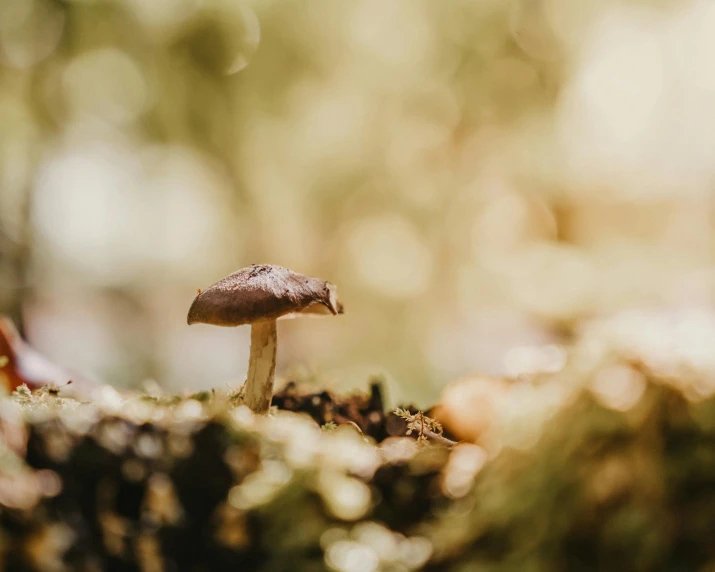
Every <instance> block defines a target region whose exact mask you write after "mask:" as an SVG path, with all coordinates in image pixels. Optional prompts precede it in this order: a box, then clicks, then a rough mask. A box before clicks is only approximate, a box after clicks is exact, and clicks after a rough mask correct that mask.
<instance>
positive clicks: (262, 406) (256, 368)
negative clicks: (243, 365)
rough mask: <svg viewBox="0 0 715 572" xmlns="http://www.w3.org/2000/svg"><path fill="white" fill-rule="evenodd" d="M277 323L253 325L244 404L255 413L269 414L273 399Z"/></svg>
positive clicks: (273, 321) (272, 321)
mask: <svg viewBox="0 0 715 572" xmlns="http://www.w3.org/2000/svg"><path fill="white" fill-rule="evenodd" d="M277 342H278V336H277V331H276V321H275V320H271V321H270V322H256V323H255V324H253V325H251V357H250V361H249V362H248V377H247V378H246V385H245V391H244V395H243V402H244V403H245V404H246V405H247V406H248V407H249V408H250V409H251V410H252V411H254V412H255V413H258V414H263V413H267V412H268V409H269V408H270V406H271V399H272V398H273V379H274V377H275V373H276V345H277Z"/></svg>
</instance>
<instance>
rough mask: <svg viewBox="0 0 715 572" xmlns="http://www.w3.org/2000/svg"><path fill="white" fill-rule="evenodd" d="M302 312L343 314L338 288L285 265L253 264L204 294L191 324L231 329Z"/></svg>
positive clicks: (191, 315)
mask: <svg viewBox="0 0 715 572" xmlns="http://www.w3.org/2000/svg"><path fill="white" fill-rule="evenodd" d="M299 313H306V314H333V315H335V314H342V313H343V305H342V304H341V303H340V302H339V301H338V297H337V289H336V287H335V285H334V284H331V283H330V282H325V281H324V280H320V279H318V278H313V277H312V276H305V275H304V274H298V273H297V272H293V271H292V270H288V269H287V268H283V267H282V266H275V265H272V264H253V265H251V266H248V267H246V268H242V269H241V270H238V271H237V272H234V273H233V274H231V275H230V276H227V277H226V278H224V279H223V280H219V281H218V282H216V284H214V285H212V286H210V287H209V288H207V289H206V290H204V291H202V292H200V293H199V294H198V296H196V298H195V299H194V301H193V303H192V304H191V308H189V315H188V317H187V322H188V324H189V325H191V324H196V323H203V324H211V325H214V326H227V327H231V326H242V325H244V324H253V323H256V322H264V321H270V320H277V319H278V318H281V317H292V316H293V315H295V314H299Z"/></svg>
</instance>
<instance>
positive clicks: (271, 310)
mask: <svg viewBox="0 0 715 572" xmlns="http://www.w3.org/2000/svg"><path fill="white" fill-rule="evenodd" d="M342 313H343V306H342V304H341V303H340V302H339V301H338V297H337V290H336V287H335V286H334V285H333V284H331V283H330V282H325V281H324V280H320V279H318V278H312V277H310V276H305V275H303V274H298V273H297V272H293V271H292V270H288V269H287V268H283V267H281V266H273V265H270V264H260V265H256V264H254V265H252V266H249V267H247V268H243V269H241V270H239V271H237V272H234V273H233V274H231V275H230V276H227V277H226V278H224V279H223V280H220V281H219V282H217V283H216V284H214V285H213V286H209V287H208V288H207V289H206V290H202V291H199V294H198V295H197V296H196V298H194V301H193V303H192V304H191V308H190V309H189V315H188V317H187V322H188V324H189V325H191V324H196V323H204V324H211V325H214V326H226V327H234V326H242V325H250V326H251V354H250V358H249V362H248V376H247V378H246V383H245V386H244V387H245V389H244V392H243V394H244V396H243V403H244V404H245V405H247V406H248V407H249V408H250V409H251V410H253V411H254V412H255V413H259V414H265V413H267V412H268V410H269V409H270V406H271V399H272V398H273V380H274V378H275V371H276V346H277V343H278V341H277V330H276V321H277V320H278V319H280V318H288V317H296V316H299V315H302V314H329V315H330V314H332V315H336V314H342Z"/></svg>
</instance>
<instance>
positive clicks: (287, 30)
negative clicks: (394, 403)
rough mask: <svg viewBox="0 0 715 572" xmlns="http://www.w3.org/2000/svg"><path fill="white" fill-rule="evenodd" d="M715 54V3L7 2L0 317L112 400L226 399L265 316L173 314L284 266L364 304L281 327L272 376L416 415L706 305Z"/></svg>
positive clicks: (1, 13) (1, 66) (0, 48)
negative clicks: (603, 321)
mask: <svg viewBox="0 0 715 572" xmlns="http://www.w3.org/2000/svg"><path fill="white" fill-rule="evenodd" d="M713 54H715V4H713V3H712V1H711V0H681V1H675V0H673V1H668V0H651V1H647V0H632V1H627V0H622V1H619V0H607V1H604V0H583V1H581V2H573V1H572V0H471V1H467V0H451V1H450V2H437V3H436V2H430V1H428V0H394V1H391V2H381V1H379V0H361V1H359V2H334V1H332V0H310V1H309V2H299V1H296V0H262V1H260V2H259V1H247V0H243V1H239V0H151V1H147V0H74V1H59V0H57V1H53V0H3V1H2V2H1V3H0V125H1V126H2V129H0V312H2V313H6V314H9V315H10V316H12V318H13V319H14V320H15V321H16V323H17V324H18V325H19V326H20V327H21V328H22V330H23V332H24V333H25V335H26V336H27V338H28V339H29V341H30V342H31V343H32V344H33V345H34V346H36V347H37V348H38V349H40V350H41V351H42V352H43V353H45V354H46V355H47V356H48V357H50V359H52V360H53V361H55V362H56V363H58V364H60V365H62V366H64V367H66V368H68V369H71V370H73V371H77V372H81V373H82V374H84V375H85V376H87V377H89V378H92V379H97V380H101V381H106V382H109V383H112V384H114V385H116V386H118V387H137V386H139V385H140V384H141V383H142V382H143V381H145V380H147V379H152V380H155V381H156V382H157V383H158V384H160V385H161V386H163V387H166V388H168V389H169V390H172V391H176V390H179V389H182V388H206V387H212V386H214V387H215V386H222V385H224V384H225V383H229V384H235V383H237V382H239V381H242V380H243V376H244V375H245V371H246V369H247V364H248V349H249V340H250V332H249V328H247V327H244V328H238V329H224V328H212V327H210V326H203V325H197V326H192V327H191V328H189V327H188V326H187V325H186V312H187V311H188V308H189V305H190V303H191V301H192V299H193V297H194V296H195V293H196V289H197V288H206V287H207V286H209V285H210V284H212V283H214V282H216V281H217V280H219V279H220V278H222V277H224V276H225V275H227V274H229V273H231V272H233V271H234V270H237V269H238V268H241V267H243V266H247V265H249V264H251V263H263V262H266V263H274V264H280V265H284V266H288V267H290V268H292V269H294V270H296V271H298V272H302V273H306V274H311V275H315V276H318V277H320V278H323V279H326V280H330V281H332V282H334V283H336V284H337V285H338V287H339V292H340V296H341V298H342V299H343V300H344V302H345V305H346V312H347V313H346V314H345V315H344V316H342V317H340V318H339V319H338V318H336V319H324V320H293V321H286V322H282V323H281V325H280V326H279V337H280V339H281V341H280V344H279V373H281V374H283V375H285V376H297V377H299V378H300V379H305V380H310V381H314V382H315V383H320V384H322V385H326V386H328V387H332V388H334V389H337V390H340V391H344V390H348V389H352V388H363V387H365V386H366V384H367V381H368V379H369V378H370V376H373V375H380V376H383V377H384V378H385V379H386V380H387V382H388V386H389V392H390V397H391V398H392V399H394V400H405V399H406V400H409V401H412V402H414V403H417V404H419V405H421V406H424V405H426V404H429V403H431V402H434V401H435V400H436V399H437V397H438V396H439V394H440V391H441V389H442V388H443V386H444V385H445V384H447V383H449V382H451V381H453V380H454V379H456V378H459V377H461V376H464V375H466V374H469V373H471V372H475V371H480V372H487V373H507V374H509V373H514V370H515V369H516V370H518V369H519V367H521V365H520V364H522V365H523V362H524V359H526V358H525V356H526V357H528V355H529V354H528V352H527V353H525V348H529V347H532V346H544V345H551V347H558V345H559V344H563V343H566V342H568V341H569V340H571V339H573V337H574V336H577V335H578V332H579V327H580V326H579V325H580V324H581V323H582V322H583V321H584V320H588V319H592V318H596V317H602V316H610V315H617V314H619V313H621V312H623V311H626V310H631V311H632V310H634V309H635V310H653V309H656V310H659V311H668V312H682V311H686V312H689V314H688V315H691V316H704V315H706V311H707V309H708V308H709V307H710V306H711V304H712V296H713V292H714V286H715V283H714V279H715V273H714V270H715V266H714V264H715V256H714V252H713V248H712V244H713V223H714V222H715V220H714V218H713V209H712V206H711V204H712V203H711V195H712V191H713V180H714V176H715V65H714V64H713V60H712V55H713ZM707 315H709V314H707ZM666 329H667V328H666ZM706 331H707V332H708V333H707V335H708V336H710V337H708V339H707V340H706V341H707V342H708V343H710V342H713V343H715V341H714V340H715V336H714V335H713V334H712V332H713V331H715V330H713V329H710V330H707V329H706ZM552 353H553V352H552ZM527 361H528V360H527ZM58 381H59V380H58Z"/></svg>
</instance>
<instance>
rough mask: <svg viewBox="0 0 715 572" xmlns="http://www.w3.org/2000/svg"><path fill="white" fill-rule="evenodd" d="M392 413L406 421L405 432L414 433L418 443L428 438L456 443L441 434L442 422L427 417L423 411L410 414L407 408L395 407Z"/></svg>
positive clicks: (446, 443)
mask: <svg viewBox="0 0 715 572" xmlns="http://www.w3.org/2000/svg"><path fill="white" fill-rule="evenodd" d="M394 413H395V415H397V416H398V417H401V418H402V419H404V420H405V421H407V431H406V432H405V434H406V435H412V433H413V432H414V433H416V434H417V442H418V443H426V442H427V441H428V440H431V441H434V442H436V443H441V444H442V445H448V446H452V445H456V444H457V443H456V442H455V441H452V440H451V439H447V438H446V437H444V436H443V435H442V432H443V429H442V424H441V423H440V422H439V421H436V420H435V419H432V418H431V417H427V416H426V415H425V414H424V412H423V411H418V412H417V413H414V414H412V413H410V412H409V411H408V410H407V409H401V408H400V407H397V408H396V409H395V411H394Z"/></svg>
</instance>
